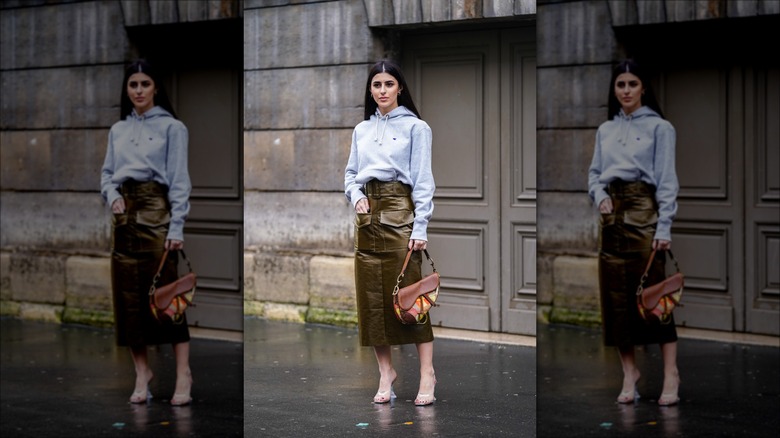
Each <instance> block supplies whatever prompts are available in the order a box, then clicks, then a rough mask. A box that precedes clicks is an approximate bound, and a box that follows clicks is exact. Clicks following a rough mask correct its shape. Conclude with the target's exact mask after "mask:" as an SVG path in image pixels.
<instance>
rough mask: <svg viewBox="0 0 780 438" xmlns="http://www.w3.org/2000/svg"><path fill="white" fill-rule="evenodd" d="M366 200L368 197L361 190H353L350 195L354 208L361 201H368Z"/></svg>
mask: <svg viewBox="0 0 780 438" xmlns="http://www.w3.org/2000/svg"><path fill="white" fill-rule="evenodd" d="M366 198H367V196H366V195H365V193H363V191H362V190H360V189H356V190H353V191H352V193H351V194H350V195H349V199H350V201H352V207H355V206H356V205H357V203H358V201H360V200H361V199H366Z"/></svg>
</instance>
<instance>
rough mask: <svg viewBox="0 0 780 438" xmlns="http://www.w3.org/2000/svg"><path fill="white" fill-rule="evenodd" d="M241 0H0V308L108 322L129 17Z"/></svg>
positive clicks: (146, 20) (198, 15) (170, 14)
mask: <svg viewBox="0 0 780 438" xmlns="http://www.w3.org/2000/svg"><path fill="white" fill-rule="evenodd" d="M241 13H242V3H241V2H240V1H236V0H218V1H208V2H206V1H204V2H192V1H187V0H179V1H150V0H97V1H78V2H74V1H66V0H62V1H56V0H45V1H44V0H5V1H3V2H2V3H1V4H0V95H2V99H0V102H1V104H0V205H2V208H0V226H1V227H2V228H0V231H1V232H0V314H2V315H13V316H19V317H24V318H35V319H45V320H51V321H68V322H79V323H90V324H98V325H109V324H111V322H112V321H113V316H112V313H111V292H110V265H109V258H108V256H109V244H110V243H109V238H110V232H111V230H110V226H109V215H108V212H107V209H106V208H105V206H104V205H103V202H102V199H101V198H100V194H99V190H100V187H99V185H100V167H101V165H102V164H103V157H104V156H105V148H106V135H107V134H108V130H109V128H110V127H111V125H112V124H113V123H114V122H115V121H116V120H117V118H118V116H119V102H118V97H119V90H120V89H121V80H122V75H123V71H124V64H125V62H127V61H128V60H130V59H132V58H133V57H134V54H135V52H134V49H133V47H132V44H131V42H130V41H129V40H128V36H127V32H126V30H125V26H126V25H128V26H130V25H151V24H163V23H175V22H185V21H199V20H209V19H222V18H230V17H236V16H240V15H241Z"/></svg>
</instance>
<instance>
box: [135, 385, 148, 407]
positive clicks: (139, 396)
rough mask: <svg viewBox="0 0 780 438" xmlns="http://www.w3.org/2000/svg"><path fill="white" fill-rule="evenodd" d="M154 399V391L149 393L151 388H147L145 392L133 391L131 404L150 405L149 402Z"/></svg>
mask: <svg viewBox="0 0 780 438" xmlns="http://www.w3.org/2000/svg"><path fill="white" fill-rule="evenodd" d="M151 399H152V391H149V387H148V386H147V387H146V389H145V390H143V391H133V393H132V394H131V395H130V403H133V404H136V405H137V404H141V403H149V400H151Z"/></svg>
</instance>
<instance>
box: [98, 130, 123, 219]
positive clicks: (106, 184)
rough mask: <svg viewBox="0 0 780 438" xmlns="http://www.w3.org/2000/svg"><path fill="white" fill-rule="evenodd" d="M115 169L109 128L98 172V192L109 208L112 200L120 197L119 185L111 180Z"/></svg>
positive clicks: (111, 134)
mask: <svg viewBox="0 0 780 438" xmlns="http://www.w3.org/2000/svg"><path fill="white" fill-rule="evenodd" d="M115 171H116V164H115V163H114V141H113V130H111V131H109V132H108V145H107V146H106V158H105V159H104V160H103V168H102V170H101V172H100V194H101V195H102V196H103V200H104V201H106V204H108V207H109V208H111V206H112V205H113V204H114V201H116V200H117V199H119V198H121V197H122V195H121V194H120V193H119V186H118V185H117V184H115V183H113V182H112V179H113V177H114V172H115Z"/></svg>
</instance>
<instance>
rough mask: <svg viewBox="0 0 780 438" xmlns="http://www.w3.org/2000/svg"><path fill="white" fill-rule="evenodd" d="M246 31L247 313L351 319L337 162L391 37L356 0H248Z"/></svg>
mask: <svg viewBox="0 0 780 438" xmlns="http://www.w3.org/2000/svg"><path fill="white" fill-rule="evenodd" d="M244 26H245V32H244V68H245V74H244V84H245V86H244V109H245V113H244V236H245V238H244V243H245V259H244V280H245V281H244V286H245V287H244V300H245V313H247V314H250V315H261V316H265V317H269V318H278V319H286V320H295V321H316V322H329V323H338V324H347V325H350V324H354V323H355V322H356V315H355V306H354V286H353V284H352V283H353V278H354V277H353V274H352V254H351V249H352V208H351V206H350V205H349V203H348V202H347V200H346V198H345V197H344V194H343V185H344V167H345V165H346V162H347V158H348V156H349V149H350V144H351V136H352V129H353V128H354V126H355V125H356V124H358V123H359V122H360V121H361V120H363V102H364V96H363V92H364V90H365V83H366V75H367V74H368V69H369V68H370V66H371V65H372V64H373V63H374V62H375V61H376V60H378V59H381V58H383V57H392V52H391V51H390V50H391V48H392V47H393V44H392V36H391V35H389V34H388V32H384V31H372V30H371V29H370V28H369V25H368V17H367V15H366V10H365V7H364V4H363V2H362V1H361V0H349V1H331V2H284V1H247V2H246V4H245V10H244Z"/></svg>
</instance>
